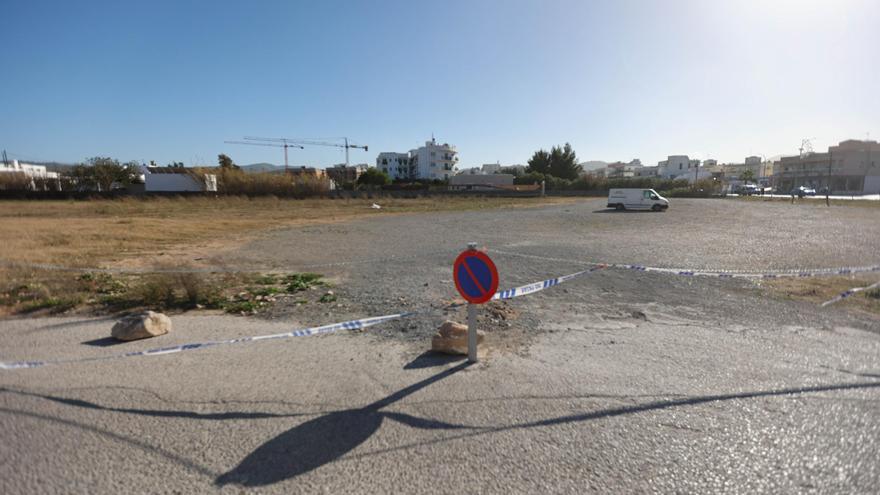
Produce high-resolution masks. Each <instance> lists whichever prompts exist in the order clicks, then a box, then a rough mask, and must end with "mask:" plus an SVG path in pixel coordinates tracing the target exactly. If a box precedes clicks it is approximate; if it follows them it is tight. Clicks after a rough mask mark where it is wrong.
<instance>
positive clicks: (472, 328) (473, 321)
mask: <svg viewBox="0 0 880 495" xmlns="http://www.w3.org/2000/svg"><path fill="white" fill-rule="evenodd" d="M476 250H477V243H476V242H469V243H468V251H476ZM467 322H468V362H471V363H476V362H477V361H478V359H477V305H476V304H473V303H468V307H467Z"/></svg>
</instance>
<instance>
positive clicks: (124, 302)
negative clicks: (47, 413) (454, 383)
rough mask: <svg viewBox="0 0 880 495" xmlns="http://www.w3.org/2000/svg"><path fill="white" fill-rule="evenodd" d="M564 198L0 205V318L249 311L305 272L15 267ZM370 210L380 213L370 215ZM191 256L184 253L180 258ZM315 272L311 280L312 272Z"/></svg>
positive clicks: (157, 255) (110, 258) (153, 255)
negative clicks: (81, 312)
mask: <svg viewBox="0 0 880 495" xmlns="http://www.w3.org/2000/svg"><path fill="white" fill-rule="evenodd" d="M571 201H573V200H572V199H564V198H479V197H432V198H418V199H391V198H382V199H376V200H330V199H310V200H294V199H278V198H274V197H257V198H247V197H229V196H225V197H218V198H206V197H197V198H182V197H178V198H149V199H135V198H125V199H120V200H90V201H0V232H3V251H2V254H0V315H3V314H9V313H17V312H28V313H29V312H34V311H45V312H60V311H68V310H71V309H75V308H83V307H88V308H92V307H100V308H103V309H109V310H129V309H135V308H139V307H152V308H164V309H172V308H193V307H205V308H215V309H225V310H227V311H230V312H234V313H250V312H253V311H255V310H257V309H259V307H261V306H263V305H265V303H266V302H267V301H268V302H271V300H272V298H273V297H275V295H276V294H278V293H282V294H292V293H298V292H299V291H298V290H297V288H296V283H293V284H292V283H291V282H290V281H291V280H294V281H295V280H298V279H299V278H300V277H302V276H303V275H304V274H276V275H275V277H276V278H277V280H274V281H273V282H272V283H265V282H266V277H265V276H261V275H259V274H193V273H190V274H128V275H109V274H103V273H86V272H76V271H54V270H42V269H38V268H33V267H28V266H26V265H24V266H18V265H13V266H9V265H6V266H4V265H3V264H2V262H3V261H7V262H13V263H16V264H27V263H46V264H53V265H61V266H64V267H77V268H105V267H113V266H122V265H124V266H126V267H128V268H132V267H134V268H143V267H159V268H163V269H168V268H181V267H194V266H197V265H198V263H194V262H192V261H187V262H181V261H179V260H181V259H184V258H185V259H187V260H192V259H193V258H198V257H204V258H208V257H210V256H211V255H212V254H216V253H218V252H221V251H223V250H225V249H232V248H234V247H235V246H237V245H239V244H240V243H242V242H245V241H247V240H248V239H250V238H252V237H253V236H254V235H258V234H259V233H261V232H265V231H267V230H271V229H275V228H282V227H287V226H296V225H308V224H320V223H333V222H340V221H345V220H351V219H355V218H359V217H366V216H377V215H396V214H401V213H419V212H421V213H430V212H438V211H454V210H480V209H491V208H502V207H503V208H510V207H529V206H538V205H544V204H554V203H555V204H558V203H567V202H571ZM373 203H377V204H379V205H380V206H381V208H379V209H375V208H372V205H373ZM184 253H185V254H186V256H185V257H184V256H180V255H181V254H184ZM305 275H308V274H305Z"/></svg>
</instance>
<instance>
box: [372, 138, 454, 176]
mask: <svg viewBox="0 0 880 495" xmlns="http://www.w3.org/2000/svg"><path fill="white" fill-rule="evenodd" d="M457 164H458V151H457V150H456V149H455V146H452V145H450V144H448V143H443V144H438V143H437V141H436V140H435V139H431V140H430V141H426V142H425V145H424V146H422V147H421V148H418V149H414V150H410V151H409V153H395V152H387V151H386V152H382V153H379V156H378V157H376V167H378V168H379V169H380V170H382V171H384V172H386V173H387V174H388V176H389V177H391V178H392V179H411V180H448V179H449V178H450V177H452V176H454V175H455V173H456V171H457V170H458V166H457Z"/></svg>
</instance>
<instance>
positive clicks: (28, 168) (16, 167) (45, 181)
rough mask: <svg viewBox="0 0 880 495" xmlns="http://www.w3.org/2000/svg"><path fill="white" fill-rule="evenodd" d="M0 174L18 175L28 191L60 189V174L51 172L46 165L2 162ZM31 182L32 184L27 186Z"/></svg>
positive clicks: (15, 161) (14, 161)
mask: <svg viewBox="0 0 880 495" xmlns="http://www.w3.org/2000/svg"><path fill="white" fill-rule="evenodd" d="M0 174H17V175H19V176H21V179H22V180H23V181H24V182H25V184H24V185H27V187H28V189H31V190H36V189H41V188H50V189H60V185H59V183H58V180H59V176H58V172H49V171H47V170H46V166H45V165H32V164H30V163H21V162H19V161H18V160H12V163H5V162H2V161H0ZM27 182H29V183H30V184H27Z"/></svg>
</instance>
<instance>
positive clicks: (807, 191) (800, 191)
mask: <svg viewBox="0 0 880 495" xmlns="http://www.w3.org/2000/svg"><path fill="white" fill-rule="evenodd" d="M790 194H791V195H792V196H797V197H799V198H803V197H804V196H815V195H816V190H815V189H813V188H812V187H806V186H800V187H797V188H795V189H792V190H791V193H790Z"/></svg>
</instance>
